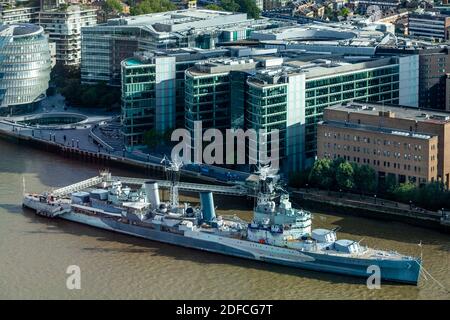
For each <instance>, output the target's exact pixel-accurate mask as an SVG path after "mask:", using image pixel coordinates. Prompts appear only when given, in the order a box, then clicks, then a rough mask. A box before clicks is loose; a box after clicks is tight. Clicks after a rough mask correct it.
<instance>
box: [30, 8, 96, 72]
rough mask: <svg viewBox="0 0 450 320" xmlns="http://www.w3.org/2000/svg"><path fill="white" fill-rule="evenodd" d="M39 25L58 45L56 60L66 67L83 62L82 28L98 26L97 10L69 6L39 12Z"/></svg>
mask: <svg viewBox="0 0 450 320" xmlns="http://www.w3.org/2000/svg"><path fill="white" fill-rule="evenodd" d="M38 24H39V25H40V26H42V27H43V28H44V30H45V32H46V33H47V34H48V35H49V39H50V41H54V42H55V43H56V60H57V62H59V63H63V64H65V65H77V64H79V63H80V61H81V28H82V27H87V26H95V25H96V24H97V15H96V9H85V8H82V7H80V6H69V7H68V8H58V9H54V10H51V11H41V12H39V17H38Z"/></svg>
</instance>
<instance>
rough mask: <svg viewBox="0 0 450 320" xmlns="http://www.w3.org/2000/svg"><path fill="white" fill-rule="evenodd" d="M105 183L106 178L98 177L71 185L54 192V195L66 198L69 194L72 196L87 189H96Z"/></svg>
mask: <svg viewBox="0 0 450 320" xmlns="http://www.w3.org/2000/svg"><path fill="white" fill-rule="evenodd" d="M103 181H104V177H103V176H97V177H93V178H90V179H87V180H83V181H80V182H77V183H74V184H71V185H69V186H66V187H62V188H59V189H56V190H53V191H52V195H53V196H55V197H64V196H67V195H69V194H72V193H74V192H77V191H80V190H83V189H86V188H91V187H94V186H96V185H98V184H100V183H102V182H103Z"/></svg>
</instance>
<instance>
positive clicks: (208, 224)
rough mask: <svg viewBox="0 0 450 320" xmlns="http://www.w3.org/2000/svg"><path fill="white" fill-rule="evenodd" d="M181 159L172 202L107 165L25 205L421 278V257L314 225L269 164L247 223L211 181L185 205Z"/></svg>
mask: <svg viewBox="0 0 450 320" xmlns="http://www.w3.org/2000/svg"><path fill="white" fill-rule="evenodd" d="M181 165H182V164H181V163H179V162H176V161H174V162H171V161H168V166H167V172H168V180H167V181H168V182H169V183H168V187H169V200H168V201H161V199H160V192H159V191H160V190H159V186H158V182H157V181H145V182H144V183H142V184H141V185H126V184H124V183H123V182H122V181H120V180H118V179H116V178H114V177H112V176H111V174H110V173H108V172H103V173H101V175H100V176H99V177H95V178H92V179H90V180H89V181H90V182H89V183H88V182H80V183H79V184H77V185H79V186H82V187H83V190H78V189H76V190H72V189H74V188H72V189H71V188H69V187H66V189H65V192H61V191H55V192H47V193H44V194H42V195H36V194H27V195H25V197H24V201H23V204H24V206H26V207H28V208H31V209H33V210H35V211H36V213H38V214H40V215H45V216H48V217H59V218H62V219H66V220H70V221H74V222H79V223H83V224H87V225H91V226H94V227H98V228H102V229H107V230H111V231H116V232H120V233H125V234H129V235H133V236H138V237H142V238H146V239H150V240H156V241H161V242H166V243H170V244H174V245H180V246H185V247H190V248H195V249H200V250H205V251H211V252H216V253H221V254H226V255H232V256H237V257H240V258H247V259H253V260H260V261H265V262H269V263H275V264H281V265H286V266H290V267H297V268H303V269H310V270H316V271H324V272H333V273H340V274H347V275H352V276H360V277H368V276H369V275H370V274H369V273H368V267H370V266H373V265H376V266H378V267H379V268H380V270H381V278H382V279H386V280H391V281H399V282H406V283H413V284H417V281H418V278H419V274H420V267H421V261H420V259H417V258H414V257H409V256H404V255H401V254H399V253H396V252H387V251H381V250H374V249H370V248H367V247H365V246H361V245H360V244H359V243H358V242H356V241H353V240H338V239H337V235H336V231H335V230H328V229H313V230H312V229H311V221H312V217H311V213H309V212H307V211H305V210H300V209H295V208H292V204H291V202H290V200H289V194H288V193H287V192H286V191H284V190H283V189H282V188H281V187H280V185H279V183H278V182H279V181H278V180H279V177H278V175H277V174H276V172H274V171H272V170H271V169H270V168H269V167H262V168H260V169H259V172H258V177H259V183H258V190H257V192H256V202H255V207H254V214H253V219H252V221H251V222H246V221H243V220H241V219H240V218H238V217H237V216H217V215H216V212H215V207H214V199H213V194H212V192H211V191H208V187H207V186H205V188H204V189H203V190H200V194H199V195H200V206H192V205H190V204H189V203H182V204H180V203H179V200H178V186H179V185H178V175H179V168H180V166H181ZM86 181H88V180H86ZM196 188H198V185H197V186H196ZM69 191H70V193H69ZM68 193H69V194H68Z"/></svg>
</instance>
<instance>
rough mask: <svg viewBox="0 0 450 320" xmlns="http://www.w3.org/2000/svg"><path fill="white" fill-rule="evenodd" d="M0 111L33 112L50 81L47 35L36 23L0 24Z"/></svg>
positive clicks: (42, 97)
mask: <svg viewBox="0 0 450 320" xmlns="http://www.w3.org/2000/svg"><path fill="white" fill-rule="evenodd" d="M0 61H1V63H0V75H1V77H0V113H1V114H3V115H6V114H16V113H23V112H29V111H32V110H33V109H34V108H35V107H37V105H38V104H39V102H40V101H41V100H42V99H44V98H45V93H46V90H47V89H48V82H49V80H50V71H51V58H50V49H49V44H48V38H47V36H46V35H45V34H44V30H43V28H42V27H39V26H36V25H33V24H17V25H4V26H0Z"/></svg>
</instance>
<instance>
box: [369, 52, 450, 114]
mask: <svg viewBox="0 0 450 320" xmlns="http://www.w3.org/2000/svg"><path fill="white" fill-rule="evenodd" d="M377 54H379V55H387V54H392V55H399V54H401V55H405V54H411V55H418V56H419V107H420V108H431V109H440V110H449V109H448V108H447V104H448V101H449V99H450V91H449V90H447V89H446V86H447V81H448V80H447V79H448V77H447V75H448V74H449V73H450V50H449V48H448V47H436V46H434V47H433V46H411V47H404V48H396V47H383V46H379V47H378V48H377Z"/></svg>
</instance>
